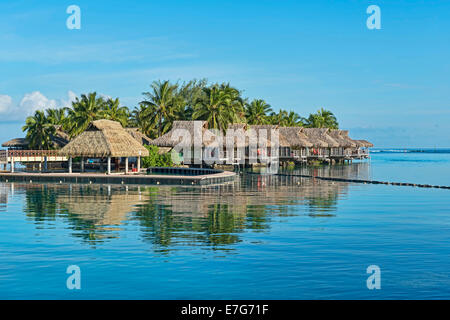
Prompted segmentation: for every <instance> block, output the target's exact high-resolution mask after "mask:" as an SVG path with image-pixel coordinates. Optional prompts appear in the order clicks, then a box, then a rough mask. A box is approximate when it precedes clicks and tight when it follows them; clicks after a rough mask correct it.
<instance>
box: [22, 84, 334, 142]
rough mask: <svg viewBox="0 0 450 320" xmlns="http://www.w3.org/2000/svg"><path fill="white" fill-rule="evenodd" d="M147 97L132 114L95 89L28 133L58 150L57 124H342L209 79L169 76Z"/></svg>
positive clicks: (156, 131)
mask: <svg viewBox="0 0 450 320" xmlns="http://www.w3.org/2000/svg"><path fill="white" fill-rule="evenodd" d="M143 95H144V100H143V101H142V102H141V103H140V104H139V106H138V107H137V108H135V109H134V110H133V111H132V112H130V110H129V109H128V108H127V107H125V106H121V105H120V101H119V99H118V98H117V99H104V98H103V97H99V96H98V95H97V93H95V92H92V93H89V94H86V95H85V94H83V95H81V97H80V98H77V99H76V100H75V101H74V102H73V103H72V106H71V107H70V108H63V109H47V110H46V112H45V113H44V112H42V111H38V112H36V113H35V114H34V115H33V116H32V117H28V118H27V120H26V124H25V126H24V127H23V130H24V131H26V132H27V139H28V140H29V141H30V147H32V148H39V149H49V148H52V145H51V136H52V134H54V126H61V128H62V129H63V130H64V131H66V132H67V133H68V134H69V135H70V136H71V137H75V136H77V135H79V134H80V133H81V132H83V131H84V130H86V128H87V126H88V125H89V124H90V123H91V122H92V121H94V120H100V119H109V120H113V121H118V122H120V123H121V124H122V126H124V127H126V126H128V127H137V128H140V130H141V132H142V133H144V134H146V135H147V136H149V137H150V138H152V139H154V138H157V137H159V136H161V135H162V134H164V133H166V132H168V131H169V130H170V129H171V127H172V124H173V122H174V121H176V120H204V121H207V122H208V126H209V128H215V129H220V130H225V129H226V128H227V127H228V125H229V124H231V123H247V124H250V125H263V124H272V125H279V126H284V127H293V126H305V127H309V128H332V129H338V128H339V124H338V122H337V119H336V117H335V115H334V114H333V113H332V112H331V111H328V110H325V109H323V108H322V109H320V110H318V111H317V112H316V113H312V114H310V115H309V116H308V118H303V117H301V116H300V115H299V114H297V113H296V112H294V111H286V110H284V109H280V110H279V111H278V112H274V111H273V109H272V106H271V105H270V104H268V103H267V102H266V101H264V100H262V99H254V100H252V101H251V102H250V103H248V102H247V99H245V98H243V97H242V91H240V90H238V89H237V88H234V87H232V86H231V85H230V84H228V83H222V84H218V83H214V84H208V82H207V80H206V79H201V80H195V79H194V80H191V81H189V82H184V83H181V84H180V83H171V82H170V81H168V80H165V81H161V80H159V81H154V82H153V83H152V84H151V90H150V91H149V92H144V93H143Z"/></svg>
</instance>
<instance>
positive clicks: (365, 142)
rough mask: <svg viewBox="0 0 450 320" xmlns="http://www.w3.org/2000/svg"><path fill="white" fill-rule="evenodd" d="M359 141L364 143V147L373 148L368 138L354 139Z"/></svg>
mask: <svg viewBox="0 0 450 320" xmlns="http://www.w3.org/2000/svg"><path fill="white" fill-rule="evenodd" d="M354 141H357V142H358V143H360V144H361V145H362V147H364V148H372V147H373V144H372V143H371V142H369V141H367V140H354Z"/></svg>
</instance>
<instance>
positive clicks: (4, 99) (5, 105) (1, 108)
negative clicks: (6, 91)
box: [0, 94, 13, 114]
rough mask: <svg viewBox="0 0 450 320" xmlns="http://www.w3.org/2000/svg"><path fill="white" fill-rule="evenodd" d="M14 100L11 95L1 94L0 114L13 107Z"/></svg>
mask: <svg viewBox="0 0 450 320" xmlns="http://www.w3.org/2000/svg"><path fill="white" fill-rule="evenodd" d="M12 105H13V100H12V98H11V97H10V96H6V95H1V94H0V114H2V113H4V112H6V111H8V110H10V109H11V107H12Z"/></svg>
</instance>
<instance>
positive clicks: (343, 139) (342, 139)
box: [328, 129, 357, 148]
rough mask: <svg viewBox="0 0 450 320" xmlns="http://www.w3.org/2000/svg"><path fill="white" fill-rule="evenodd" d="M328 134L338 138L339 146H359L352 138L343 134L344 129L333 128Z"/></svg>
mask: <svg viewBox="0 0 450 320" xmlns="http://www.w3.org/2000/svg"><path fill="white" fill-rule="evenodd" d="M347 134H348V131H347ZM328 135H330V136H331V137H332V138H333V139H334V140H336V141H337V142H338V143H339V147H342V148H354V147H356V146H357V144H356V143H355V142H354V141H353V140H352V139H350V138H349V137H348V136H346V135H345V134H343V131H342V130H337V129H332V130H330V131H329V133H328Z"/></svg>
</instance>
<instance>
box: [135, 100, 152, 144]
mask: <svg viewBox="0 0 450 320" xmlns="http://www.w3.org/2000/svg"><path fill="white" fill-rule="evenodd" d="M149 108H153V111H149V110H148V109H149ZM155 110H156V108H155V107H146V106H144V105H143V104H140V105H139V107H138V108H136V109H134V110H133V111H132V112H131V115H130V120H129V125H131V126H133V127H137V128H140V129H141V131H142V133H144V134H145V135H147V136H148V137H150V138H152V139H153V138H156V137H157V136H158V128H157V126H158V123H157V122H151V121H149V120H151V119H149V118H148V117H147V116H146V115H147V113H149V112H150V113H152V112H156V111H155ZM153 120H154V118H153Z"/></svg>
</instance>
